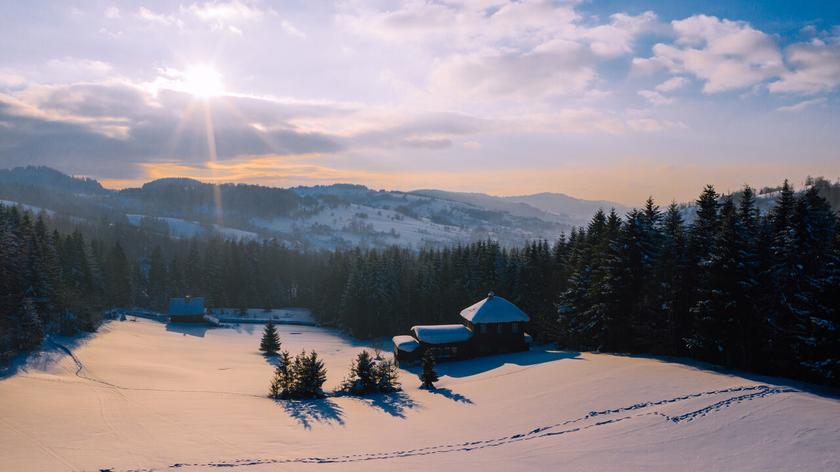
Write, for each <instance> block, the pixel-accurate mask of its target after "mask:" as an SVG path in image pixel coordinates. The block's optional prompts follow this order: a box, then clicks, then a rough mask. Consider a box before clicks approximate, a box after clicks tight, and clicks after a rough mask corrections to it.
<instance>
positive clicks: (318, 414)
mask: <svg viewBox="0 0 840 472" xmlns="http://www.w3.org/2000/svg"><path fill="white" fill-rule="evenodd" d="M278 403H279V404H281V405H282V406H283V409H284V410H285V411H286V413H288V415H289V416H291V417H292V418H294V419H295V420H296V421H297V422H298V423H300V425H301V426H303V427H304V428H306V429H311V428H312V423H337V424H340V425H344V411H343V410H342V409H341V407H340V406H338V404H336V403H335V402H334V401H332V400H331V399H329V398H318V399H305V400H280V401H278Z"/></svg>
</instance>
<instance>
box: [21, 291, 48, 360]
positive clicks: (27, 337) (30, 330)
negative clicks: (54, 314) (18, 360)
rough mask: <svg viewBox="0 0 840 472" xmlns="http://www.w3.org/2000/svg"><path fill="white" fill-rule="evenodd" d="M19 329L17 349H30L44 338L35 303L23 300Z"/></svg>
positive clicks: (38, 344) (35, 346) (39, 343)
mask: <svg viewBox="0 0 840 472" xmlns="http://www.w3.org/2000/svg"><path fill="white" fill-rule="evenodd" d="M19 318H20V329H19V330H18V342H17V344H18V349H20V350H21V351H31V350H33V349H36V348H37V347H38V346H40V345H41V342H42V341H43V340H44V326H43V324H42V323H41V318H40V317H39V316H38V311H37V310H36V309H35V305H33V304H32V302H31V301H30V300H25V301H24V302H23V305H22V306H21V308H20V315H19Z"/></svg>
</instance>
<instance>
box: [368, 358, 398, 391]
mask: <svg viewBox="0 0 840 472" xmlns="http://www.w3.org/2000/svg"><path fill="white" fill-rule="evenodd" d="M373 378H374V382H375V384H376V390H377V391H379V392H382V393H389V392H395V391H397V390H400V381H399V372H398V369H397V365H396V364H394V362H393V361H391V360H388V359H380V360H379V361H377V362H376V364H374V367H373Z"/></svg>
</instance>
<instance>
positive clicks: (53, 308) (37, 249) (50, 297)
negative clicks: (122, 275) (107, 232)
mask: <svg viewBox="0 0 840 472" xmlns="http://www.w3.org/2000/svg"><path fill="white" fill-rule="evenodd" d="M111 256H112V255H111V254H110V253H108V252H106V251H105V250H104V249H103V247H102V246H101V245H100V244H97V242H95V241H94V242H93V243H92V244H90V245H89V244H87V243H86V242H85V240H84V238H83V237H82V235H81V233H79V232H74V233H72V234H66V235H62V234H60V233H58V232H57V231H49V230H48V228H47V225H46V223H45V222H44V219H43V218H37V219H34V218H33V216H32V214H31V213H30V212H20V211H18V209H17V208H14V207H6V206H3V205H0V362H3V361H8V360H9V359H11V358H12V357H13V356H14V355H15V354H17V353H18V352H21V351H29V350H32V349H35V348H37V347H38V346H39V345H40V344H41V341H42V340H43V337H44V335H45V334H48V333H61V334H64V335H72V334H75V333H76V332H78V331H79V330H85V331H93V330H95V329H96V326H97V325H98V323H99V320H100V312H101V308H102V306H103V303H104V302H105V300H106V298H107V296H108V295H110V290H112V289H113V288H114V287H112V286H111V284H110V283H109V275H110V274H111V272H112V270H113V269H114V263H115V261H114V260H113V258H112V257H111Z"/></svg>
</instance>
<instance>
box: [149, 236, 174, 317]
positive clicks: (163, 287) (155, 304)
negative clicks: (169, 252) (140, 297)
mask: <svg viewBox="0 0 840 472" xmlns="http://www.w3.org/2000/svg"><path fill="white" fill-rule="evenodd" d="M148 280H149V281H148V290H149V304H150V305H151V307H152V308H153V309H155V310H158V311H163V310H164V309H165V308H166V301H167V298H168V297H167V287H168V286H169V277H168V274H167V270H166V262H165V261H164V259H163V255H162V254H161V250H160V246H155V248H154V250H153V251H152V256H151V258H150V259H149V278H148Z"/></svg>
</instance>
